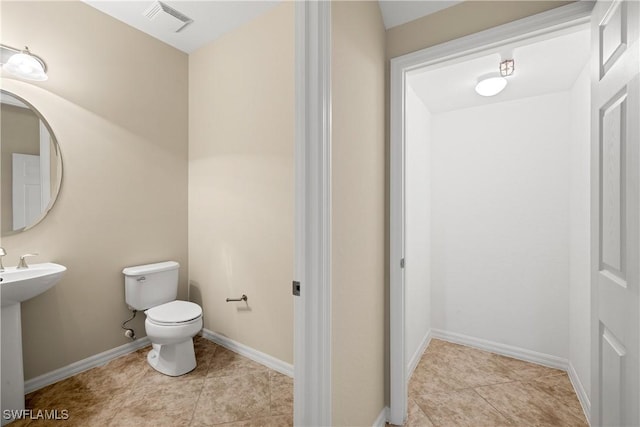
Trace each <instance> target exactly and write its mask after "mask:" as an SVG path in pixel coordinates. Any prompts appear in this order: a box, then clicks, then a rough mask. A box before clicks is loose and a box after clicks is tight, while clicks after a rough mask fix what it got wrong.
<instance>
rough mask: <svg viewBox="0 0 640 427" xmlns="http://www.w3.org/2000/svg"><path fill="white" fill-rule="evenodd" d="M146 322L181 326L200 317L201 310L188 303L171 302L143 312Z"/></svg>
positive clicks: (197, 306)
mask: <svg viewBox="0 0 640 427" xmlns="http://www.w3.org/2000/svg"><path fill="white" fill-rule="evenodd" d="M145 314H146V315H147V320H149V321H150V322H153V323H155V324H156V325H166V326H171V325H183V324H185V323H189V322H193V321H197V320H199V319H200V318H201V317H202V308H201V307H200V306H199V305H198V304H195V303H192V302H188V301H179V300H177V301H171V302H168V303H165V304H161V305H158V306H155V307H153V308H150V309H148V310H146V311H145Z"/></svg>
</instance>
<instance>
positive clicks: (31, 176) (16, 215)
mask: <svg viewBox="0 0 640 427" xmlns="http://www.w3.org/2000/svg"><path fill="white" fill-rule="evenodd" d="M12 168H13V174H12V178H13V185H12V198H13V229H14V230H19V229H20V228H23V227H25V226H27V225H29V224H33V223H34V222H35V220H36V219H38V217H39V216H40V214H42V204H41V203H42V196H41V194H40V193H41V192H40V187H41V182H40V156H34V155H31V154H17V153H13V163H12Z"/></svg>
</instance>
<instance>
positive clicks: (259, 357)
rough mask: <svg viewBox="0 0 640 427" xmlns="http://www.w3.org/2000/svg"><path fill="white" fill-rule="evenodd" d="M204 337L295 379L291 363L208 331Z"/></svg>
mask: <svg viewBox="0 0 640 427" xmlns="http://www.w3.org/2000/svg"><path fill="white" fill-rule="evenodd" d="M202 337H203V338H205V339H208V340H210V341H213V342H214V343H216V344H219V345H221V346H222V347H225V348H227V349H229V350H231V351H233V352H235V353H238V354H239V355H241V356H244V357H247V358H249V359H251V360H253V361H254V362H258V363H260V364H261V365H264V366H266V367H267V368H270V369H273V370H274V371H278V372H280V373H281V374H284V375H286V376H288V377H291V378H293V365H292V364H290V363H286V362H283V361H282V360H280V359H276V358H275V357H273V356H270V355H268V354H266V353H263V352H261V351H258V350H256V349H254V348H251V347H249V346H247V345H244V344H242V343H239V342H238V341H234V340H232V339H231V338H228V337H225V336H224V335H222V334H219V333H217V332H213V331H210V330H208V329H204V328H203V329H202Z"/></svg>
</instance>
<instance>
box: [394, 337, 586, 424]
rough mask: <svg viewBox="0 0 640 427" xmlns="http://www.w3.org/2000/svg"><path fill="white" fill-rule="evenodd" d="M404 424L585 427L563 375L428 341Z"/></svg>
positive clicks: (411, 384)
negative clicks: (407, 416)
mask: <svg viewBox="0 0 640 427" xmlns="http://www.w3.org/2000/svg"><path fill="white" fill-rule="evenodd" d="M405 426H411V427H418V426H419V427H430V426H483V427H489V426H562V427H569V426H588V423H587V420H586V418H585V416H584V413H583V412H582V407H581V406H580V402H579V401H578V398H577V396H576V394H575V392H574V390H573V387H572V385H571V382H570V381H569V377H568V376H567V374H566V373H565V372H564V371H560V370H557V369H551V368H547V367H544V366H540V365H535V364H532V363H527V362H523V361H520V360H517V359H512V358H509V357H504V356H499V355H497V354H493V353H488V352H486V351H481V350H476V349H473V348H470V347H465V346H461V345H456V344H451V343H448V342H445V341H440V340H432V341H431V343H430V344H429V347H427V350H426V351H425V353H424V355H423V356H422V359H421V360H420V362H419V363H418V366H417V367H416V370H415V371H414V373H413V375H412V377H411V379H410V381H409V418H408V420H407V423H406V424H405Z"/></svg>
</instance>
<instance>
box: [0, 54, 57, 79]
mask: <svg viewBox="0 0 640 427" xmlns="http://www.w3.org/2000/svg"><path fill="white" fill-rule="evenodd" d="M2 69H3V70H5V71H6V72H8V73H11V74H13V75H14V76H18V77H22V78H23V79H27V80H35V81H44V80H47V79H48V78H49V77H48V76H47V72H46V65H45V64H44V62H42V60H41V59H40V58H38V57H36V56H34V55H32V54H31V53H30V52H29V49H28V48H25V50H24V51H22V52H21V53H16V54H15V55H13V56H12V57H11V58H9V60H8V61H7V63H6V64H4V65H3V66H2Z"/></svg>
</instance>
